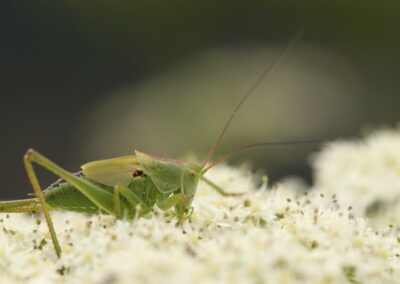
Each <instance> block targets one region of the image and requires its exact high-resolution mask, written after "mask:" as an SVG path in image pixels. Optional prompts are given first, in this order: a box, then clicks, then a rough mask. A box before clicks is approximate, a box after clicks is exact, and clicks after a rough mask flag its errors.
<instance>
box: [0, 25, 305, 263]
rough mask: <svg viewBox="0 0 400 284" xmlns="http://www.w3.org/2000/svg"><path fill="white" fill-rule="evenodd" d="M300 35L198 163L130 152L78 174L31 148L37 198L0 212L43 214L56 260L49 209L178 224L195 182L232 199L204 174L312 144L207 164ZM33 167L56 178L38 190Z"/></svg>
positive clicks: (6, 204) (27, 160) (27, 159)
mask: <svg viewBox="0 0 400 284" xmlns="http://www.w3.org/2000/svg"><path fill="white" fill-rule="evenodd" d="M300 37H301V33H297V34H296V35H295V36H294V38H293V39H292V40H291V43H290V44H289V45H288V46H287V47H286V48H285V49H284V50H283V51H282V52H281V53H280V54H279V55H278V56H277V57H276V58H275V60H274V61H273V62H272V64H271V65H270V66H269V67H268V68H266V69H265V70H264V72H263V73H262V74H261V76H260V77H259V78H258V80H257V81H256V82H255V84H254V85H253V86H252V87H251V88H250V89H249V90H248V92H247V93H246V94H245V95H244V96H243V97H242V99H241V101H240V102H239V104H238V105H237V106H236V108H235V110H234V111H233V112H232V114H231V116H230V117H229V119H228V121H227V122H226V123H225V126H224V128H223V130H222V132H221V133H220V135H219V136H218V139H217V140H216V142H215V143H214V144H213V146H212V147H211V149H210V150H209V152H208V154H207V156H206V158H205V159H204V161H203V163H202V164H201V165H196V164H192V163H188V162H185V161H180V160H172V159H168V158H162V157H157V156H154V155H149V154H146V153H143V152H139V151H135V154H134V155H130V156H125V157H118V158H113V159H108V160H100V161H94V162H89V163H87V164H84V165H83V166H81V168H82V171H81V172H79V173H75V174H74V173H70V172H68V171H66V170H64V169H63V168H61V167H59V166H57V165H56V164H55V163H53V162H52V161H50V160H49V159H47V158H46V157H44V156H43V155H41V154H40V153H38V152H37V151H35V150H32V149H30V150H28V151H27V153H26V154H25V156H24V165H25V168H26V171H27V174H28V178H29V180H30V183H31V184H32V187H33V190H34V193H35V196H36V198H31V199H25V200H14V201H3V202H0V212H8V213H12V212H27V213H34V212H42V213H43V214H44V217H45V220H46V222H47V225H48V228H49V231H50V235H51V238H52V241H53V245H54V249H55V252H56V255H57V257H59V258H60V257H61V247H60V244H59V241H58V238H57V234H56V232H55V229H54V225H53V222H52V219H51V217H50V214H49V211H50V210H67V211H75V212H83V213H89V214H99V213H104V214H110V215H113V216H115V217H116V218H128V219H132V218H134V217H135V216H142V215H145V214H147V213H149V212H150V211H151V210H152V208H153V207H154V206H155V205H157V207H158V208H160V209H161V210H168V209H170V208H174V209H175V214H176V217H177V219H178V223H182V222H184V221H185V220H186V219H187V218H189V216H190V214H191V212H192V207H191V203H192V200H193V198H194V196H195V193H196V189H197V186H198V183H199V180H200V179H201V180H203V181H205V182H206V183H207V184H208V185H209V186H210V187H212V188H213V189H215V190H216V191H217V192H218V193H220V194H222V195H225V196H228V195H234V194H229V193H226V192H225V191H224V190H223V189H222V188H220V187H219V186H217V185H216V184H214V183H213V182H212V181H210V180H208V179H206V178H205V177H204V174H205V173H206V172H207V171H208V170H209V169H211V168H212V167H213V166H215V165H216V164H218V163H220V162H222V161H224V160H226V159H228V158H229V157H231V156H232V155H234V154H237V153H238V152H241V151H243V150H246V149H249V148H254V147H258V146H267V145H282V144H298V143H308V142H312V141H297V142H275V143H258V144H252V145H247V146H244V147H242V148H239V149H237V150H236V151H233V152H231V153H228V154H226V155H223V156H221V157H220V158H218V159H216V160H215V161H214V162H212V163H209V161H210V160H211V158H212V157H213V154H214V152H215V150H216V149H217V148H218V146H219V144H220V142H221V140H222V138H223V136H224V134H225V133H226V131H227V129H228V128H229V125H230V124H231V122H232V120H233V118H234V116H235V114H236V113H237V111H238V110H239V109H240V107H241V106H242V105H243V103H244V102H245V101H246V100H247V98H248V97H249V96H250V95H251V94H252V93H253V92H254V91H255V89H257V87H258V86H259V85H260V84H261V82H262V81H263V80H264V79H265V78H266V77H267V76H268V74H270V72H271V71H272V70H273V69H274V67H275V66H277V65H279V63H280V62H281V61H282V59H283V58H284V57H285V55H286V54H287V52H288V51H289V50H290V49H291V48H292V47H293V46H294V45H295V43H296V42H297V41H298V40H299V38H300ZM33 163H36V164H38V165H40V166H42V167H43V168H45V169H47V170H48V171H50V172H52V173H53V174H55V175H56V176H58V177H60V178H61V180H59V181H58V182H56V183H54V184H52V185H50V186H49V187H48V188H47V189H46V190H44V191H42V189H41V186H40V184H39V181H38V179H37V176H36V173H35V171H34V169H33Z"/></svg>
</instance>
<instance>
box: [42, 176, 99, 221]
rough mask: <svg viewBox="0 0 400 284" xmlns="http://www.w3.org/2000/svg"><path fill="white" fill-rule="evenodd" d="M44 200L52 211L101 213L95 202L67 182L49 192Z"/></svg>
mask: <svg viewBox="0 0 400 284" xmlns="http://www.w3.org/2000/svg"><path fill="white" fill-rule="evenodd" d="M44 198H45V201H46V203H47V204H48V205H49V206H50V207H51V209H52V210H57V209H59V210H68V211H75V212H83V213H90V214H95V213H99V208H98V207H97V206H96V205H95V204H94V203H93V202H91V201H90V200H89V199H88V198H87V197H86V196H84V195H83V194H82V193H80V192H79V191H78V190H77V189H75V188H74V187H73V186H72V185H70V184H69V183H67V182H64V183H60V184H58V185H57V186H55V187H53V188H51V189H49V190H47V191H46V192H45V195H44Z"/></svg>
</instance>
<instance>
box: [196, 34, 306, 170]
mask: <svg viewBox="0 0 400 284" xmlns="http://www.w3.org/2000/svg"><path fill="white" fill-rule="evenodd" d="M303 34H304V30H303V29H300V30H298V31H297V32H296V33H295V34H294V36H293V37H292V39H291V40H290V43H289V45H288V46H287V47H286V48H285V49H283V50H282V52H281V53H280V54H279V55H278V56H277V57H275V59H274V61H273V62H272V63H271V64H270V65H269V66H268V67H267V68H266V69H265V70H264V71H263V72H262V73H261V75H260V77H259V78H258V79H257V81H256V82H255V83H254V85H253V86H252V87H251V88H250V89H249V90H248V91H247V93H246V94H245V95H244V96H243V98H242V99H241V100H240V102H239V103H238V105H237V106H236V108H235V109H234V111H233V112H232V114H231V116H230V117H229V119H228V121H227V122H226V123H225V126H224V128H223V129H222V131H221V134H220V135H219V136H218V139H217V140H216V141H215V143H214V145H213V146H212V147H211V149H210V150H209V152H208V154H207V156H206V158H205V159H204V162H203V163H202V164H201V167H202V168H204V167H205V166H206V164H207V163H208V161H209V160H210V159H211V158H212V156H213V154H214V152H215V150H216V149H217V148H218V146H219V144H220V143H221V140H222V138H223V137H224V135H225V133H226V131H227V130H228V128H229V126H230V124H231V122H232V120H233V118H234V117H235V115H236V113H237V112H238V110H239V109H240V107H241V106H242V105H243V104H244V102H245V101H246V100H247V98H248V97H249V96H250V95H251V94H253V93H254V91H255V90H256V89H257V88H258V86H260V84H261V83H262V81H264V79H265V78H267V77H268V75H270V74H271V73H272V71H273V70H274V67H276V66H278V65H279V64H280V63H281V62H282V60H283V59H284V58H285V57H286V55H287V54H288V53H289V51H290V50H291V49H292V48H293V47H294V46H295V45H296V44H297V42H298V41H299V40H300V39H301V38H302V37H303Z"/></svg>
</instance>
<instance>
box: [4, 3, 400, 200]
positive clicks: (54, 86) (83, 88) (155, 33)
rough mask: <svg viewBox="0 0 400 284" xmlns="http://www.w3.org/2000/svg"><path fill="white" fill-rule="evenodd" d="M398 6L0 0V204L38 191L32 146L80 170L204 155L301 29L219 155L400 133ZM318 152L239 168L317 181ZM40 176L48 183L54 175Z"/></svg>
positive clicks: (265, 156)
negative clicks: (30, 170)
mask: <svg viewBox="0 0 400 284" xmlns="http://www.w3.org/2000/svg"><path fill="white" fill-rule="evenodd" d="M398 11H400V3H399V2H398V1H381V2H379V3H378V2H376V1H344V0H343V1H329V2H326V1H295V0H292V1H246V2H241V1H237V2H234V1H175V0H171V1H153V0H150V1H103V0H96V1H75V0H69V1H34V2H26V1H18V0H17V1H1V2H0V35H1V39H0V40H1V43H0V75H1V76H0V94H1V102H0V131H1V132H0V133H1V139H0V157H1V163H0V171H1V178H0V199H9V198H22V197H24V196H26V195H27V194H28V193H29V192H31V189H30V186H29V183H28V180H27V178H26V174H25V171H24V168H23V164H22V156H23V154H24V152H25V151H26V149H28V148H30V147H33V148H35V149H38V150H39V151H40V152H42V153H43V154H45V155H46V156H47V157H49V158H50V159H52V160H53V161H55V162H57V163H58V164H60V165H62V166H64V167H65V168H66V169H68V170H71V171H76V170H78V169H79V166H80V164H82V163H84V162H86V161H90V160H94V159H103V158H109V157H113V156H121V155H128V154H130V153H132V152H133V150H134V149H139V150H143V151H146V152H149V153H154V154H157V155H161V156H170V157H174V158H188V159H194V160H195V159H196V158H197V159H201V158H202V157H204V156H205V154H206V152H207V150H208V147H209V146H210V145H211V143H212V142H213V141H214V140H215V138H216V136H217V135H218V132H219V130H220V129H221V128H222V126H223V124H224V122H225V121H226V119H227V118H228V116H229V114H230V112H231V111H232V109H233V108H234V107H235V105H236V103H237V102H238V101H239V100H240V98H241V96H242V95H243V94H244V93H245V92H246V91H247V89H249V88H250V87H251V85H252V84H254V82H255V81H256V79H257V77H258V76H259V74H260V73H261V72H262V70H263V69H264V68H266V67H267V66H268V65H269V64H270V63H271V61H272V60H273V58H274V57H275V56H276V54H277V53H279V52H280V51H281V50H282V49H283V48H285V46H286V45H287V44H288V42H289V40H290V38H291V37H292V36H293V34H294V33H295V32H296V31H297V30H298V29H299V28H302V27H303V28H305V30H306V34H305V36H304V38H303V39H302V41H301V42H300V43H299V44H298V45H297V46H296V47H295V49H294V50H292V51H291V52H290V54H289V55H288V56H287V57H286V58H285V60H284V62H283V63H282V64H281V65H280V66H279V67H278V68H277V69H276V72H274V74H273V75H272V76H271V77H270V78H268V79H267V80H266V81H265V82H264V83H263V84H262V85H261V86H260V88H259V89H258V90H257V92H255V93H254V95H253V96H252V97H251V98H250V100H249V101H248V102H247V103H246V104H245V106H244V107H243V108H242V109H241V111H240V113H239V114H238V116H237V117H236V118H235V120H234V122H233V125H232V128H231V129H230V130H229V132H228V135H227V136H226V139H225V140H224V143H223V145H222V147H221V148H220V149H219V151H218V152H219V153H223V152H226V151H229V150H231V149H234V148H236V147H239V146H242V145H245V144H249V143H255V142H260V141H291V140H303V139H317V140H319V139H322V140H326V139H339V138H349V137H355V136H357V135H359V134H360V131H361V130H362V129H365V128H368V127H375V126H381V125H394V124H395V123H396V122H397V121H398V119H399V118H398V116H399V115H398V113H399V102H400V98H399V94H398V93H399V90H400V80H399V75H400V60H399V59H400V53H399V50H400V33H399V31H400V29H399V28H400V20H399V19H400V18H399V16H398ZM319 147H320V145H309V146H300V145H298V146H291V147H286V146H285V147H283V146H282V147H274V148H267V149H262V150H253V151H251V152H248V153H244V154H242V155H240V156H238V157H236V159H234V160H233V161H232V163H241V162H244V161H250V162H251V163H252V165H253V168H255V169H261V170H262V171H264V172H266V173H267V174H268V175H269V176H270V178H271V179H272V180H278V179H280V178H282V177H284V176H287V175H300V176H303V177H304V178H305V179H307V180H309V181H311V174H310V169H309V158H308V157H309V154H310V153H311V152H315V151H318V149H319ZM39 174H40V177H41V180H42V184H43V185H46V184H48V183H49V182H51V181H52V180H53V179H54V177H53V176H52V175H50V174H48V173H46V172H44V171H43V170H40V171H39Z"/></svg>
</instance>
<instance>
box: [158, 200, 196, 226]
mask: <svg viewBox="0 0 400 284" xmlns="http://www.w3.org/2000/svg"><path fill="white" fill-rule="evenodd" d="M156 204H157V206H158V207H159V208H160V209H161V210H164V211H166V210H168V209H170V208H172V207H175V212H176V216H177V217H178V219H179V221H178V224H182V223H183V222H184V221H185V220H186V219H188V218H189V217H190V215H191V214H192V212H193V210H191V209H190V210H188V208H187V200H186V198H185V197H184V196H183V195H182V193H173V194H172V195H170V196H168V197H167V198H165V199H161V200H157V203H156Z"/></svg>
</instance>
